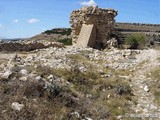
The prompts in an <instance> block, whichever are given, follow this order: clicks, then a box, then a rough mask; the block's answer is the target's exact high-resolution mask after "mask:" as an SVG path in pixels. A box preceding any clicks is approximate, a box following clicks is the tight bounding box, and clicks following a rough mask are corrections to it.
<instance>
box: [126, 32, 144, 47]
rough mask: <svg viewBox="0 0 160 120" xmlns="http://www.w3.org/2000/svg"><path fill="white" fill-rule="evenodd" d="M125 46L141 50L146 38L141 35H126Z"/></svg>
mask: <svg viewBox="0 0 160 120" xmlns="http://www.w3.org/2000/svg"><path fill="white" fill-rule="evenodd" d="M125 45H129V46H130V49H138V48H143V47H144V46H145V45H146V36H145V35H144V34H141V33H136V34H131V35H128V36H127V37H126V39H125Z"/></svg>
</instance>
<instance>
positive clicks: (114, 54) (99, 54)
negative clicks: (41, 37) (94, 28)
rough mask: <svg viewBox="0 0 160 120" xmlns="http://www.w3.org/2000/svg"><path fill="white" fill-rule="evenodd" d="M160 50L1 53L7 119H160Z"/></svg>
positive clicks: (0, 93)
mask: <svg viewBox="0 0 160 120" xmlns="http://www.w3.org/2000/svg"><path fill="white" fill-rule="evenodd" d="M159 73H160V50H154V49H148V50H119V49H110V50H104V51H99V50H95V49H92V48H83V49H80V48H74V47H70V46H69V47H65V48H57V47H50V48H45V49H40V50H35V51H31V52H17V53H8V54H7V53H0V109H1V111H0V118H1V119H2V120H10V119H12V120H18V119H21V120H34V119H37V120H117V119H119V120H133V118H135V117H136V118H137V119H146V120H147V119H149V118H150V119H151V120H158V119H160V116H159V114H160V102H159V101H160V94H159V93H160V89H159V87H160V82H159V78H160V74H159Z"/></svg>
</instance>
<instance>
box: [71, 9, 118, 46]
mask: <svg viewBox="0 0 160 120" xmlns="http://www.w3.org/2000/svg"><path fill="white" fill-rule="evenodd" d="M116 15H117V11H115V10H114V9H102V8H98V7H92V6H90V7H83V8H81V9H80V10H74V11H73V12H72V13H71V16H70V23H71V29H72V34H71V36H72V40H73V45H75V44H76V43H77V40H78V37H79V34H80V31H81V28H82V24H93V25H94V26H95V29H96V45H97V46H101V45H102V46H103V47H105V46H107V41H108V40H109V39H110V34H111V33H112V31H113V30H114V25H115V19H114V17H115V16H116ZM95 47H96V46H95Z"/></svg>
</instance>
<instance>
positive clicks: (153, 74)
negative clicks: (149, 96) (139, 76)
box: [148, 67, 160, 105]
mask: <svg viewBox="0 0 160 120" xmlns="http://www.w3.org/2000/svg"><path fill="white" fill-rule="evenodd" d="M148 77H150V78H152V81H150V85H149V86H150V89H151V92H152V93H153V94H154V96H155V101H156V102H157V104H158V105H160V67H157V68H155V69H153V70H152V71H150V74H148Z"/></svg>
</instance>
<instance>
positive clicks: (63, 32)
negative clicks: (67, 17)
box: [43, 28, 71, 36]
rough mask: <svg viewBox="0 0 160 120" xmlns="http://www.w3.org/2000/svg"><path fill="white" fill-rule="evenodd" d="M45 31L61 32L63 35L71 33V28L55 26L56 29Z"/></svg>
mask: <svg viewBox="0 0 160 120" xmlns="http://www.w3.org/2000/svg"><path fill="white" fill-rule="evenodd" d="M43 33H45V34H48V35H50V34H61V35H67V36H68V35H70V34H71V28H64V29H62V28H55V29H52V30H46V31H44V32H43Z"/></svg>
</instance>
